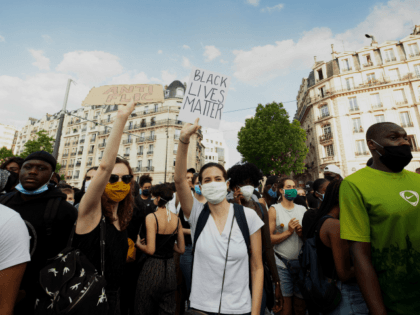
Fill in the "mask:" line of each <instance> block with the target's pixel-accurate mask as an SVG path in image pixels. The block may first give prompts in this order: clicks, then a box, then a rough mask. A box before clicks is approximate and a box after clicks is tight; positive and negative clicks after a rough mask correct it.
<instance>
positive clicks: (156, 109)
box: [155, 104, 159, 112]
mask: <svg viewBox="0 0 420 315" xmlns="http://www.w3.org/2000/svg"><path fill="white" fill-rule="evenodd" d="M158 109H159V105H158V104H155V112H157V111H158Z"/></svg>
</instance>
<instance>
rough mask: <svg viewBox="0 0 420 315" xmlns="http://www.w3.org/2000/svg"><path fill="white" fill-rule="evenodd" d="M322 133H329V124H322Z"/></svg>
mask: <svg viewBox="0 0 420 315" xmlns="http://www.w3.org/2000/svg"><path fill="white" fill-rule="evenodd" d="M322 133H323V134H324V135H326V134H330V133H331V125H330V124H327V125H325V126H323V127H322Z"/></svg>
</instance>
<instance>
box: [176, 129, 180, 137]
mask: <svg viewBox="0 0 420 315" xmlns="http://www.w3.org/2000/svg"><path fill="white" fill-rule="evenodd" d="M180 135H181V130H179V129H175V136H176V137H178V138H179V136H180Z"/></svg>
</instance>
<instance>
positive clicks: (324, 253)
mask: <svg viewBox="0 0 420 315" xmlns="http://www.w3.org/2000/svg"><path fill="white" fill-rule="evenodd" d="M331 218H333V217H332V216H328V218H327V219H331ZM327 219H325V220H327ZM325 220H323V221H321V222H320V224H318V227H317V233H318V235H319V233H320V231H321V228H322V225H323V224H324V222H325ZM316 241H317V244H316V248H317V253H318V257H319V258H320V265H321V268H322V272H323V273H324V276H325V277H328V278H332V277H333V273H334V269H335V264H334V257H333V253H332V250H331V248H329V247H328V246H326V245H324V243H323V242H322V241H321V238H320V237H317V238H316Z"/></svg>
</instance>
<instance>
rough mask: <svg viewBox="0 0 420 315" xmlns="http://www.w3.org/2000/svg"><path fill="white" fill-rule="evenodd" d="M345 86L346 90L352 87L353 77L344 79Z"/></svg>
mask: <svg viewBox="0 0 420 315" xmlns="http://www.w3.org/2000/svg"><path fill="white" fill-rule="evenodd" d="M346 87H347V90H351V89H352V88H353V87H354V81H353V78H347V79H346Z"/></svg>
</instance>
